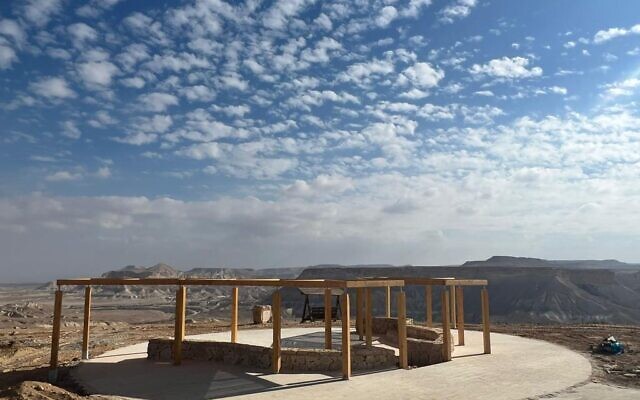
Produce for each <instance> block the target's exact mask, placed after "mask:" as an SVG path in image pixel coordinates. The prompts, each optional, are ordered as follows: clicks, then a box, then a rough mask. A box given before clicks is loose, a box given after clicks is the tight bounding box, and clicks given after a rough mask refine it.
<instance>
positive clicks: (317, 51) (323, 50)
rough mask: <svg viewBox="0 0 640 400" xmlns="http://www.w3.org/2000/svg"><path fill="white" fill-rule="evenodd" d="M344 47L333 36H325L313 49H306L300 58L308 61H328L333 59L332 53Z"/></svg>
mask: <svg viewBox="0 0 640 400" xmlns="http://www.w3.org/2000/svg"><path fill="white" fill-rule="evenodd" d="M340 49H342V45H341V44H340V43H339V42H338V41H336V40H335V39H333V38H330V37H324V38H322V39H320V40H319V41H318V43H316V45H315V47H314V48H313V49H304V50H303V51H302V53H301V54H300V58H301V59H302V60H303V61H306V62H308V63H326V62H329V60H330V59H331V55H332V54H333V53H334V52H335V51H337V50H340Z"/></svg>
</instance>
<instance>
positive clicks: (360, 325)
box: [342, 288, 364, 340]
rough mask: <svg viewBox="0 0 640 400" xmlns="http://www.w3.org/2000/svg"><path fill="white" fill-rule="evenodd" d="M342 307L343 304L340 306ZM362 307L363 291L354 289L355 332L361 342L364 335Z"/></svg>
mask: <svg viewBox="0 0 640 400" xmlns="http://www.w3.org/2000/svg"><path fill="white" fill-rule="evenodd" d="M342 307H344V304H343V305H342ZM363 307H364V289H363V288H357V289H356V332H358V336H359V339H360V340H362V338H363V335H364V324H363V321H362V308H363Z"/></svg>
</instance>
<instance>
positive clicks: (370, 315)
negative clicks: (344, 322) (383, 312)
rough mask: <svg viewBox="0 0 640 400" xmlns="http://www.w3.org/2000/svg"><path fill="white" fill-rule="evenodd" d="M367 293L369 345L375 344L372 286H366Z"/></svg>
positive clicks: (367, 338)
mask: <svg viewBox="0 0 640 400" xmlns="http://www.w3.org/2000/svg"><path fill="white" fill-rule="evenodd" d="M364 291H365V293H366V295H367V312H366V322H365V331H366V332H365V336H366V343H367V347H372V346H373V326H372V322H373V298H372V295H371V288H370V287H368V288H365V290H364Z"/></svg>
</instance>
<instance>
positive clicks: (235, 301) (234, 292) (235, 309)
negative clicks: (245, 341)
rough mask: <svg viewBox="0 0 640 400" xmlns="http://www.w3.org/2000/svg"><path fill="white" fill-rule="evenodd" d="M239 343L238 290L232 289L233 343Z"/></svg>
mask: <svg viewBox="0 0 640 400" xmlns="http://www.w3.org/2000/svg"><path fill="white" fill-rule="evenodd" d="M237 342H238V288H237V287H234V288H233V289H231V343H237Z"/></svg>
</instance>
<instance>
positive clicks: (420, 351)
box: [371, 317, 453, 367]
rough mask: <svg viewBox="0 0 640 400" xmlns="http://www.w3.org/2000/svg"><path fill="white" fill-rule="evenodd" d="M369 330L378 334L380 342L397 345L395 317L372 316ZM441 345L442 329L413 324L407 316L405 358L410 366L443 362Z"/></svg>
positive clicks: (396, 321)
mask: <svg viewBox="0 0 640 400" xmlns="http://www.w3.org/2000/svg"><path fill="white" fill-rule="evenodd" d="M371 330H372V332H373V333H374V334H376V335H379V338H378V341H379V342H380V343H383V344H386V345H388V346H393V347H397V346H398V319H397V318H388V317H373V319H372V323H371ZM442 346H443V335H442V329H438V328H427V327H426V326H420V325H414V324H413V320H412V319H410V318H407V356H408V357H407V358H408V362H409V365H410V366H414V367H424V366H426V365H432V364H438V363H441V362H444V357H443V354H442ZM451 351H453V344H451Z"/></svg>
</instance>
